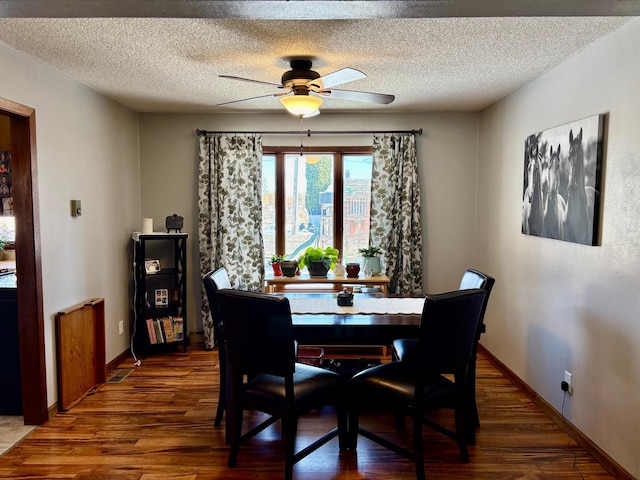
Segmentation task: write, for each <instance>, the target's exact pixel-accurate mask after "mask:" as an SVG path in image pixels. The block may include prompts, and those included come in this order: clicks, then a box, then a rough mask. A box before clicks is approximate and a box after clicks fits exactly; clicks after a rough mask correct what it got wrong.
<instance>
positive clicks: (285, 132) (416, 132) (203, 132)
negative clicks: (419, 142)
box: [196, 128, 422, 137]
mask: <svg viewBox="0 0 640 480" xmlns="http://www.w3.org/2000/svg"><path fill="white" fill-rule="evenodd" d="M251 133H260V134H263V135H300V134H302V133H304V134H306V135H307V137H310V136H311V135H312V134H313V135H362V134H375V133H410V134H411V135H422V129H421V128H420V129H418V130H391V131H389V130H341V131H337V130H315V131H312V130H303V131H295V130H283V131H272V132H216V131H211V130H200V129H196V135H198V136H199V137H200V136H202V135H228V134H236V135H238V134H239V135H246V134H251Z"/></svg>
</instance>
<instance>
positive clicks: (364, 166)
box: [340, 155, 373, 264]
mask: <svg viewBox="0 0 640 480" xmlns="http://www.w3.org/2000/svg"><path fill="white" fill-rule="evenodd" d="M372 166H373V160H372V157H371V156H356V155H345V156H344V157H343V172H344V179H343V185H344V186H343V207H342V208H343V212H342V214H343V227H342V242H343V243H342V250H343V251H342V252H340V253H341V257H342V262H343V263H344V264H346V263H347V262H353V261H355V260H356V255H358V249H359V248H362V247H366V246H367V245H369V213H370V209H371V170H372Z"/></svg>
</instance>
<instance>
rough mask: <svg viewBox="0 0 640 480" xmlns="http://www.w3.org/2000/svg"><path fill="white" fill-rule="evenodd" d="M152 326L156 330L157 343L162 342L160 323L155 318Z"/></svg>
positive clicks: (162, 335)
mask: <svg viewBox="0 0 640 480" xmlns="http://www.w3.org/2000/svg"><path fill="white" fill-rule="evenodd" d="M153 328H154V329H155V331H156V340H157V341H158V343H164V334H163V333H162V324H161V323H160V320H158V319H157V318H156V319H154V320H153Z"/></svg>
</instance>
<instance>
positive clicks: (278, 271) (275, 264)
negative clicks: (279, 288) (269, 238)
mask: <svg viewBox="0 0 640 480" xmlns="http://www.w3.org/2000/svg"><path fill="white" fill-rule="evenodd" d="M284 260H285V257H284V256H283V255H271V257H270V258H269V263H270V264H271V267H272V268H273V276H274V277H281V276H282V268H280V265H281V264H282V262H284Z"/></svg>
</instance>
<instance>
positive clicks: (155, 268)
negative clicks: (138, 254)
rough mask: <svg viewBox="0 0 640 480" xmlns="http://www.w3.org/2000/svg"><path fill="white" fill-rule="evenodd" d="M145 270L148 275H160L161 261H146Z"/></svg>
mask: <svg viewBox="0 0 640 480" xmlns="http://www.w3.org/2000/svg"><path fill="white" fill-rule="evenodd" d="M144 270H145V272H146V273H147V275H153V274H154V273H158V272H159V271H160V260H145V261H144Z"/></svg>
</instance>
